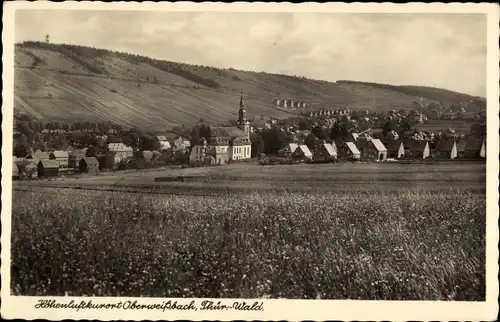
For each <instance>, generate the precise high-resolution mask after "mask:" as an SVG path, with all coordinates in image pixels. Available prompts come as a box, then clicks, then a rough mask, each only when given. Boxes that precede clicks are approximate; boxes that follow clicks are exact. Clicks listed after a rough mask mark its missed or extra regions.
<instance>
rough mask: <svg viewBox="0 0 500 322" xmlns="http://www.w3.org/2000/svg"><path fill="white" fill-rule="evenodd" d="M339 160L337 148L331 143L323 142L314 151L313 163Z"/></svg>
mask: <svg viewBox="0 0 500 322" xmlns="http://www.w3.org/2000/svg"><path fill="white" fill-rule="evenodd" d="M336 158H337V148H336V146H335V147H334V146H333V145H331V144H330V143H326V142H323V143H322V144H320V145H319V146H318V147H317V148H316V149H315V151H314V155H313V161H315V162H326V161H331V160H333V159H336Z"/></svg>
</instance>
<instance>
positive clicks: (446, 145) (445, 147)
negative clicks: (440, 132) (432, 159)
mask: <svg viewBox="0 0 500 322" xmlns="http://www.w3.org/2000/svg"><path fill="white" fill-rule="evenodd" d="M454 143H455V141H454V140H441V141H439V142H438V143H437V145H436V151H451V149H452V148H453V144H454Z"/></svg>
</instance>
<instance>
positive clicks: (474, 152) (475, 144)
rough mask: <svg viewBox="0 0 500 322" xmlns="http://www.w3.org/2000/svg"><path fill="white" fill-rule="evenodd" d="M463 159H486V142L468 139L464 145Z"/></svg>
mask: <svg viewBox="0 0 500 322" xmlns="http://www.w3.org/2000/svg"><path fill="white" fill-rule="evenodd" d="M465 157H466V158H469V159H478V158H483V159H484V158H486V142H485V140H478V139H476V138H470V139H469V140H467V141H466V143H465Z"/></svg>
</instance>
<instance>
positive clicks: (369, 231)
mask: <svg viewBox="0 0 500 322" xmlns="http://www.w3.org/2000/svg"><path fill="white" fill-rule="evenodd" d="M362 166H364V167H362ZM384 166H386V165H382V164H380V165H366V164H365V165H352V164H339V165H331V164H330V165H320V166H311V165H298V166H281V167H279V168H278V167H259V166H255V165H232V166H228V167H213V168H206V169H201V170H200V169H183V170H180V169H179V170H170V172H175V173H194V171H203V172H204V173H205V175H206V176H207V177H209V178H210V179H209V180H208V181H209V182H183V183H170V184H166V183H165V184H163V186H162V189H167V190H168V189H169V187H170V188H171V186H169V185H181V188H182V190H183V191H184V192H185V193H190V192H193V193H192V195H189V196H185V195H184V196H183V195H172V194H145V193H140V192H139V193H127V192H116V191H115V192H103V191H87V190H84V189H83V190H74V189H56V188H54V187H45V188H39V187H35V186H34V184H31V186H29V185H24V186H23V187H21V186H18V185H16V187H15V190H14V192H13V198H14V199H13V210H12V211H13V213H12V223H13V225H12V274H11V277H12V281H11V286H12V291H13V292H14V293H15V294H19V295H38V296H41V295H62V294H65V293H66V294H68V295H96V296H118V295H121V296H168V297H244V298H249V297H271V298H323V299H347V298H349V299H393V300H395V299H411V300H419V299H425V300H484V296H485V271H484V269H485V268H484V261H485V228H486V226H485V194H484V181H485V173H484V169H485V167H484V164H466V165H461V164H454V165H452V164H444V165H440V166H439V165H434V166H432V167H429V166H425V165H411V166H404V165H391V166H387V167H385V171H383V170H381V169H382V167H384ZM334 167H335V168H334ZM331 169H334V170H331ZM467 169H468V170H467ZM257 170H258V171H257ZM354 170H357V171H354ZM424 170H425V171H424ZM160 172H161V171H160ZM165 172H167V170H163V174H165ZM358 172H359V173H358ZM158 173H159V171H156V172H155V171H150V172H143V173H140V174H136V173H133V172H125V173H121V174H119V175H117V174H115V175H114V176H113V175H109V176H102V177H101V176H100V177H99V180H97V179H96V178H87V179H84V178H81V179H73V180H75V181H77V180H86V182H87V184H89V187H91V186H93V187H96V188H97V187H104V186H107V185H106V184H104V181H103V180H105V178H106V177H108V179H110V182H113V181H112V180H117V179H116V178H117V177H119V176H120V175H121V177H122V179H123V180H124V182H125V185H123V186H121V187H117V186H115V189H123V190H125V189H126V186H127V185H128V186H129V187H134V186H136V185H137V184H138V183H137V182H142V183H144V182H148V185H149V188H148V189H152V190H154V187H153V185H154V184H153V183H151V181H152V180H151V178H153V177H154V176H156V175H157V174H158ZM360 173H361V174H360ZM363 174H364V177H365V181H364V183H363V184H361V183H359V184H358V183H357V181H358V180H362V178H363ZM382 174H383V175H382ZM462 174H463V175H462ZM224 176H225V177H224ZM384 177H385V178H389V179H388V181H389V183H387V182H384V180H383V178H384ZM113 178H114V179H113ZM146 178H148V179H146ZM217 178H218V179H217ZM398 178H399V179H398ZM92 180H95V183H92ZM291 180H295V182H298V184H295V183H294V182H293V181H291ZM404 180H406V184H403V183H402V182H403V181H404ZM446 180H448V181H446ZM68 181H69V179H68ZM134 182H136V183H134ZM259 182H260V183H261V186H254V185H255V184H256V183H259ZM306 182H309V184H306ZM48 183H49V182H46V184H48ZM50 183H51V184H53V185H57V184H60V182H59V181H52V182H50ZM115 183H116V182H115ZM229 183H233V184H238V185H239V187H241V189H233V188H232V186H230V185H229ZM38 184H40V183H38ZM217 184H218V185H220V186H221V187H225V188H224V189H221V190H220V191H219V192H218V193H217V194H213V195H204V196H194V192H195V191H196V188H195V187H196V186H199V189H202V187H203V186H204V187H205V188H204V189H205V191H206V192H210V189H211V188H212V186H211V185H217ZM279 184H281V185H282V186H281V187H278V185H279ZM390 186H393V187H392V188H390ZM108 187H109V186H108ZM244 187H245V189H246V190H244V189H243V188H244ZM263 187H264V188H263ZM289 187H296V188H294V189H287V188H289ZM297 187H302V188H300V189H299V188H297ZM17 189H23V191H21V190H17ZM144 189H145V188H143V189H142V190H143V191H144ZM140 190H141V189H140V188H137V191H140ZM287 190H288V191H287ZM137 191H136V192H137ZM165 191H166V190H165ZM243 191H244V192H245V193H243ZM160 192H161V189H160Z"/></svg>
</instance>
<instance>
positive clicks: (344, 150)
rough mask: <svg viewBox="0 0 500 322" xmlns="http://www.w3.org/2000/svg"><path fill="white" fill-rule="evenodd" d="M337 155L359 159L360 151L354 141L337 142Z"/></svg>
mask: <svg viewBox="0 0 500 322" xmlns="http://www.w3.org/2000/svg"><path fill="white" fill-rule="evenodd" d="M337 149H338V151H337V155H338V157H340V158H342V159H344V160H359V159H360V158H361V152H360V151H359V149H358V147H357V146H356V144H355V143H354V142H343V143H340V144H337Z"/></svg>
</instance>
